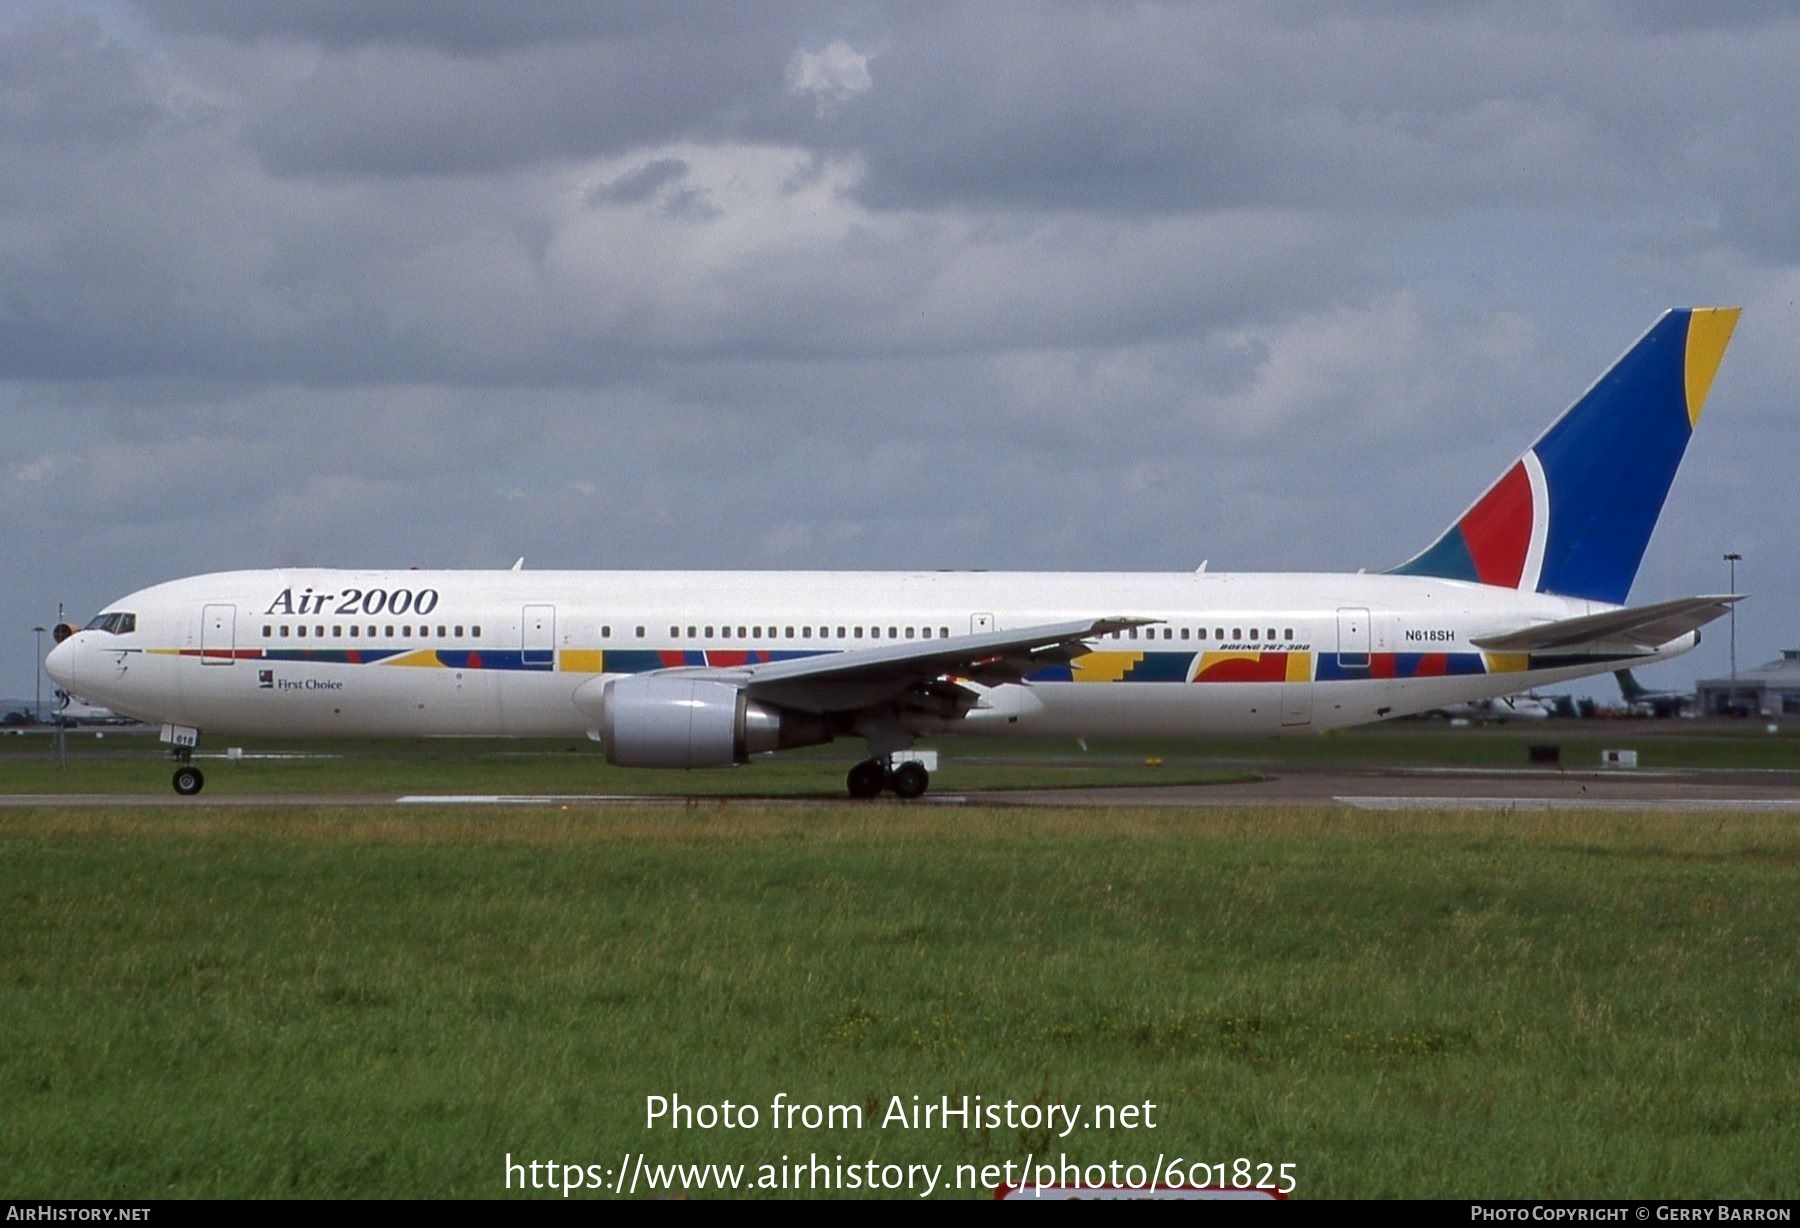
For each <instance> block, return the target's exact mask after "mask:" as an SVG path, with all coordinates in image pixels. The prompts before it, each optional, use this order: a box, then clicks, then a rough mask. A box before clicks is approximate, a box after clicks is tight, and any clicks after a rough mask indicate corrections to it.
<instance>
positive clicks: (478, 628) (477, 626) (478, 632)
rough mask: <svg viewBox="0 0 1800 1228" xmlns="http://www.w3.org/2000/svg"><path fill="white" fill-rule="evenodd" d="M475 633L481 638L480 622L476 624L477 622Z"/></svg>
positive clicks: (477, 637)
mask: <svg viewBox="0 0 1800 1228" xmlns="http://www.w3.org/2000/svg"><path fill="white" fill-rule="evenodd" d="M474 635H475V638H476V639H480V638H481V624H480V623H476V624H475V631H474Z"/></svg>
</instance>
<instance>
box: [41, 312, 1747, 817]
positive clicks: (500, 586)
mask: <svg viewBox="0 0 1800 1228" xmlns="http://www.w3.org/2000/svg"><path fill="white" fill-rule="evenodd" d="M1737 317H1738V311H1737V309H1736V308H1694V309H1679V310H1675V311H1670V312H1668V313H1666V314H1665V315H1663V316H1662V318H1661V319H1659V320H1658V321H1657V322H1656V323H1655V324H1654V325H1653V326H1652V327H1651V329H1650V330H1649V332H1647V333H1645V334H1644V336H1643V337H1642V338H1641V339H1640V340H1639V341H1638V342H1637V343H1636V344H1635V345H1633V346H1632V347H1631V349H1630V350H1629V351H1627V352H1626V354H1625V355H1624V357H1622V358H1620V359H1619V360H1618V362H1617V363H1616V364H1615V365H1614V366H1613V367H1612V368H1611V369H1610V370H1609V371H1608V372H1607V373H1606V374H1605V375H1604V376H1602V377H1601V379H1600V380H1599V381H1598V382H1597V383H1595V384H1594V385H1593V387H1592V388H1590V389H1589V390H1588V391H1587V392H1586V393H1584V394H1583V395H1582V396H1581V397H1580V399H1578V400H1577V401H1576V402H1575V404H1574V405H1573V406H1572V407H1571V408H1570V409H1568V410H1567V411H1566V412H1565V413H1564V414H1563V415H1562V416H1561V417H1560V418H1558V419H1557V420H1556V421H1555V423H1553V424H1552V425H1551V426H1550V428H1549V429H1548V430H1547V431H1545V432H1544V434H1543V435H1541V436H1540V437H1539V438H1538V440H1537V442H1536V443H1534V444H1533V445H1532V446H1531V447H1530V448H1529V449H1528V450H1527V451H1526V452H1525V453H1524V455H1522V456H1521V457H1520V458H1519V459H1518V460H1517V461H1515V462H1514V463H1513V464H1512V465H1510V466H1508V467H1507V469H1506V470H1505V472H1504V473H1502V474H1501V476H1500V477H1499V479H1498V480H1496V481H1495V482H1494V483H1493V484H1492V485H1490V486H1489V487H1488V488H1487V490H1486V491H1485V492H1484V493H1483V494H1482V495H1481V496H1480V497H1479V498H1477V499H1476V500H1475V502H1474V503H1473V504H1472V505H1470V507H1469V509H1468V510H1467V511H1466V512H1464V513H1463V514H1462V515H1461V516H1460V517H1458V518H1457V519H1456V520H1455V522H1454V523H1452V524H1451V525H1450V527H1449V528H1448V529H1446V530H1445V531H1444V533H1443V534H1442V535H1441V536H1440V537H1438V538H1437V540H1436V541H1434V542H1433V543H1432V544H1431V545H1430V546H1429V547H1428V548H1426V549H1425V550H1423V551H1421V552H1420V553H1419V554H1418V555H1417V556H1416V557H1414V558H1413V559H1411V560H1410V561H1408V562H1406V563H1404V564H1402V565H1401V566H1399V567H1396V568H1394V569H1392V570H1391V571H1389V572H1386V573H1383V574H1375V575H1365V574H1362V573H1360V572H1359V573H1356V574H1345V575H1299V574H1239V575H1231V574H1225V573H1220V572H1208V571H1201V572H1181V573H1173V574H1153V573H1117V572H1058V573H1033V574H1021V573H1000V572H985V573H983V572H977V573H968V572H905V573H878V572H747V571H745V572H730V571H715V572H674V571H667V572H657V571H636V572H617V571H615V572H593V571H577V572H531V571H521V570H513V571H330V570H274V571H239V572H226V573H220V574H214V575H205V576H197V577H193V578H190V579H184V580H175V581H171V582H169V583H166V584H159V585H157V586H155V587H152V588H147V589H144V590H142V591H140V592H136V593H133V594H131V595H130V596H129V597H126V598H124V599H122V600H120V601H118V602H115V603H113V604H112V605H109V606H108V607H106V609H105V610H104V611H102V612H101V613H100V614H99V615H97V616H96V617H95V618H94V619H93V621H92V622H90V623H88V625H87V626H86V627H85V628H84V629H82V630H80V631H79V632H74V633H72V634H68V633H67V629H63V628H59V633H62V634H65V638H63V640H62V642H60V643H59V644H58V645H57V646H56V647H55V649H54V650H53V651H52V652H51V654H50V656H49V658H48V660H47V661H46V662H45V664H46V668H48V670H49V671H50V674H51V676H52V677H53V678H55V679H56V680H57V681H58V682H59V683H61V684H62V685H63V686H64V687H65V688H67V689H70V690H74V691H77V692H78V693H80V694H82V695H87V696H90V697H92V698H93V699H94V700H95V701H96V702H100V703H104V704H106V705H108V706H109V707H112V708H114V709H115V710H117V711H119V712H124V713H130V714H131V715H133V716H137V717H141V718H143V719H145V720H148V721H153V722H156V723H159V724H161V725H162V726H163V731H162V732H163V738H164V740H165V741H166V742H168V743H170V745H171V747H172V748H173V752H174V754H175V756H176V759H177V761H178V764H179V766H178V767H177V769H176V772H175V776H174V784H175V789H176V791H177V792H179V793H183V794H191V793H196V792H198V791H199V790H200V788H201V786H202V783H203V780H202V777H201V775H200V771H199V769H198V768H196V767H194V766H193V764H192V763H191V762H189V759H190V757H191V753H192V750H193V748H194V746H195V745H196V744H197V743H198V741H199V739H200V736H201V731H202V730H210V731H216V732H232V733H238V734H252V735H256V734H262V735H278V736H319V737H325V736H330V737H352V736H370V737H373V736H395V735H425V734H497V735H540V736H549V735H571V734H581V733H586V734H588V735H589V736H591V737H593V738H595V739H596V740H598V741H599V742H600V743H601V745H602V746H603V748H604V753H605V756H606V758H607V760H608V761H609V762H611V763H614V764H619V765H622V766H627V767H709V766H724V765H729V764H734V763H742V762H744V761H745V760H747V759H748V758H749V757H750V756H752V755H756V754H760V753H763V752H767V751H775V750H780V749H785V748H788V747H797V746H808V745H813V744H817V743H823V742H828V741H831V740H832V739H834V738H861V739H863V740H864V741H865V742H866V743H867V746H868V758H866V759H864V760H863V761H862V762H860V763H858V764H857V765H856V766H855V767H853V768H852V769H851V770H850V773H849V778H848V780H847V782H846V783H847V785H848V788H849V791H850V793H851V794H852V795H853V796H856V797H872V796H874V795H876V794H878V793H880V792H881V791H883V790H884V789H886V790H890V791H892V792H893V793H895V794H897V795H899V796H901V797H916V796H918V795H919V794H921V793H922V792H924V790H925V789H926V787H927V785H928V783H929V778H928V776H927V774H926V769H925V768H924V766H923V765H922V764H920V763H918V762H917V761H914V760H904V759H903V760H895V758H894V756H895V755H896V754H897V753H898V752H901V751H903V750H905V749H906V748H908V747H910V746H912V745H913V744H914V742H915V740H916V739H919V738H928V737H932V736H936V735H940V734H944V733H948V732H958V733H970V734H983V733H991V734H999V735H1035V736H1045V737H1050V736H1054V737H1084V736H1090V735H1093V736H1098V735H1126V736H1146V737H1166V736H1183V735H1200V734H1215V733H1227V732H1229V733H1245V734H1254V733H1280V732H1294V731H1301V730H1320V729H1335V728H1339V727H1342V726H1346V725H1356V724H1362V723H1365V722H1369V721H1377V720H1381V719H1383V718H1385V717H1390V716H1400V715H1404V714H1408V713H1415V712H1422V711H1425V710H1427V709H1430V708H1441V707H1444V706H1446V705H1450V704H1458V703H1469V702H1474V701H1478V700H1483V699H1492V698H1495V697H1498V696H1502V695H1511V694H1515V693H1517V692H1519V691H1521V690H1523V689H1527V688H1531V687H1536V686H1542V685H1548V684H1552V683H1558V682H1565V681H1568V680H1570V679H1574V678H1581V677H1586V676H1589V675H1592V674H1597V673H1603V672H1606V671H1608V670H1614V669H1618V668H1619V667H1620V665H1621V663H1630V664H1640V663H1648V662H1652V661H1662V660H1667V659H1668V658H1670V657H1673V656H1676V655H1678V654H1680V653H1683V652H1686V651H1688V650H1689V649H1690V648H1692V647H1693V646H1694V645H1695V644H1696V643H1697V642H1698V638H1699V636H1698V628H1700V627H1701V626H1702V625H1704V624H1706V623H1708V622H1711V621H1712V620H1713V619H1715V618H1717V617H1719V616H1720V615H1721V614H1723V613H1724V612H1725V611H1726V609H1727V608H1728V607H1729V606H1730V604H1731V603H1732V602H1733V601H1736V600H1737V597H1736V596H1735V595H1724V596H1698V597H1687V598H1682V599H1680V600H1675V601H1663V602H1658V603H1656V604H1654V605H1647V606H1640V607H1635V608H1627V607H1625V606H1624V605H1623V603H1624V601H1625V599H1626V595H1627V593H1628V591H1629V590H1630V588H1631V584H1632V580H1633V579H1634V578H1635V576H1636V574H1637V570H1638V565H1639V563H1640V562H1641V560H1642V559H1643V555H1644V549H1645V546H1646V544H1647V543H1648V542H1649V540H1650V534H1651V531H1652V529H1653V528H1654V527H1655V525H1656V520H1657V517H1658V515H1659V514H1660V512H1661V509H1662V505H1663V501H1664V498H1665V497H1666V495H1667V493H1668V490H1669V485H1670V483H1671V482H1672V481H1673V479H1674V477H1675V471H1676V469H1677V467H1678V466H1679V465H1680V463H1681V458H1682V455H1683V453H1684V451H1685V450H1686V448H1687V442H1688V439H1689V437H1690V435H1691V433H1692V431H1693V428H1694V425H1695V423H1697V422H1698V420H1699V417H1700V411H1701V407H1702V405H1703V404H1704V402H1705V399H1706V395H1707V392H1708V390H1709V389H1710V387H1711V385H1712V380H1713V375H1714V373H1715V372H1716V370H1717V368H1718V365H1719V361H1720V359H1721V358H1722V356H1723V355H1724V352H1725V347H1726V343H1727V342H1728V341H1729V339H1730V336H1731V331H1732V328H1733V326H1734V325H1735V324H1736V321H1737ZM1396 460H1397V461H1401V460H1403V458H1396ZM972 497H978V495H976V496H972Z"/></svg>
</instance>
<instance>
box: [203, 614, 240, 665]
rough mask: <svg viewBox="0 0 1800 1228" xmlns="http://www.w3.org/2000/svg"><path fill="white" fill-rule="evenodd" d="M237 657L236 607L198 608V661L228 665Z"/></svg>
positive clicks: (206, 663) (205, 663) (207, 663)
mask: <svg viewBox="0 0 1800 1228" xmlns="http://www.w3.org/2000/svg"><path fill="white" fill-rule="evenodd" d="M236 659H237V607H236V606H234V605H209V606H203V607H202V608H201V610H200V661H201V663H202V664H204V665H230V664H231V663H232V662H233V661H235V660H236Z"/></svg>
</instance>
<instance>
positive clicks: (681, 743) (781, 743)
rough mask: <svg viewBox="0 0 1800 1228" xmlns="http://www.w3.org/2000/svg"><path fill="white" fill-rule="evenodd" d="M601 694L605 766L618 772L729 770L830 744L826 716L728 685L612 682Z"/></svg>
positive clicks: (653, 679) (668, 679) (654, 679)
mask: <svg viewBox="0 0 1800 1228" xmlns="http://www.w3.org/2000/svg"><path fill="white" fill-rule="evenodd" d="M601 694H602V698H601V701H600V703H601V707H600V737H601V741H602V742H603V743H604V744H605V747H606V761H607V762H608V763H613V764H617V765H618V766H620V767H682V768H693V767H729V766H730V765H731V764H734V763H743V762H745V761H746V760H748V759H749V758H750V756H751V755H755V754H760V753H762V752H763V751H771V750H785V749H787V748H788V747H791V746H814V745H817V744H818V743H820V742H829V741H831V728H830V726H829V724H828V723H827V722H826V721H825V719H824V718H823V717H818V716H813V715H811V714H809V713H805V712H789V711H785V710H783V709H780V708H774V707H770V706H769V705H768V704H764V703H759V702H757V701H756V700H754V699H751V698H750V697H749V696H748V695H746V694H744V692H743V689H742V688H740V687H735V686H732V685H731V684H730V683H729V682H716V681H713V680H712V679H708V678H684V677H682V676H681V675H680V674H672V675H658V674H652V675H650V676H648V677H644V678H613V679H609V680H608V681H607V683H606V687H605V689H604V691H602V693H601Z"/></svg>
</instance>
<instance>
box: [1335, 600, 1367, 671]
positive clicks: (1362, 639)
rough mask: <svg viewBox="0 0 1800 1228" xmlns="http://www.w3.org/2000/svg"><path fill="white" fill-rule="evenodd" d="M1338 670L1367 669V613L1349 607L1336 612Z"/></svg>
mask: <svg viewBox="0 0 1800 1228" xmlns="http://www.w3.org/2000/svg"><path fill="white" fill-rule="evenodd" d="M1337 623H1338V668H1339V669H1368V668H1369V644H1370V634H1369V612H1368V611H1367V610H1365V609H1363V608H1361V607H1360V606H1349V607H1345V608H1343V609H1340V610H1339V611H1338V612H1337Z"/></svg>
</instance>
